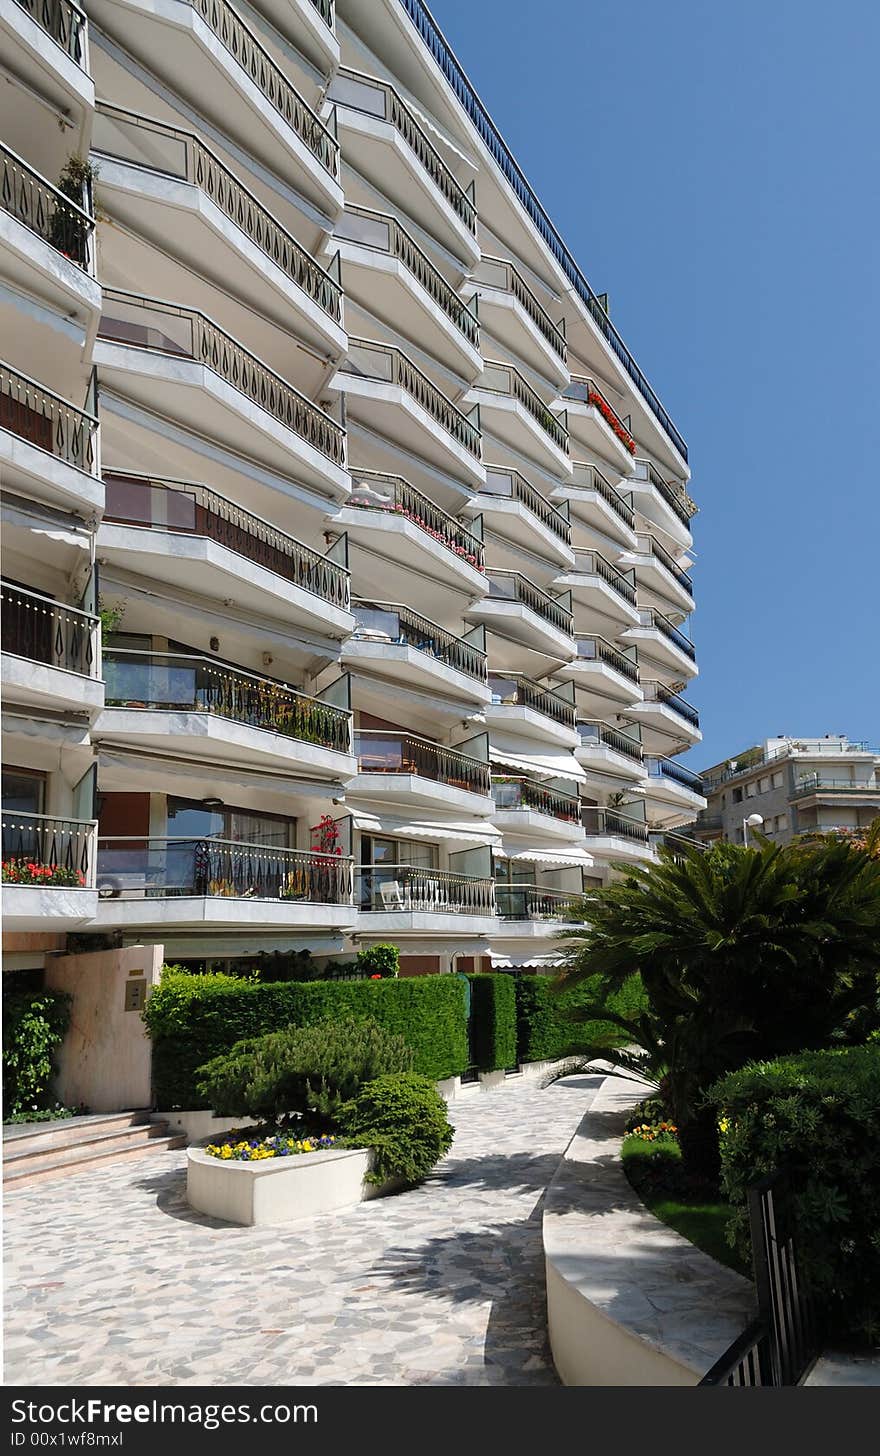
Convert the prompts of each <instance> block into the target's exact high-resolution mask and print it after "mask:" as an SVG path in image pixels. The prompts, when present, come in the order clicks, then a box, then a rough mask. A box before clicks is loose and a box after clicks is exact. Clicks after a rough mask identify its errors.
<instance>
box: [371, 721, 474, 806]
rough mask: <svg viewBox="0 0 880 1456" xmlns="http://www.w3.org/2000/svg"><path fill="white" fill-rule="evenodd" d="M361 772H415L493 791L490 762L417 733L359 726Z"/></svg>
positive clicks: (452, 785) (457, 786) (437, 780)
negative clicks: (444, 745) (490, 781)
mask: <svg viewBox="0 0 880 1456" xmlns="http://www.w3.org/2000/svg"><path fill="white" fill-rule="evenodd" d="M354 751H355V754H356V755H357V761H358V772H359V773H365V774H413V775H415V777H417V778H421V779H431V780H432V781H433V782H434V783H437V784H447V785H448V786H449V787H450V788H453V789H463V790H465V791H466V792H467V793H469V794H482V795H484V796H486V797H488V794H489V765H488V764H487V763H483V762H481V760H480V759H477V758H471V757H469V755H468V754H466V753H458V752H457V751H456V750H455V749H454V748H444V747H443V746H442V745H441V744H439V743H432V742H431V741H430V739H428V738H420V737H418V736H417V735H416V734H414V733H403V732H396V731H394V730H393V729H390V728H389V729H385V728H358V729H357V730H356V732H355V735H354Z"/></svg>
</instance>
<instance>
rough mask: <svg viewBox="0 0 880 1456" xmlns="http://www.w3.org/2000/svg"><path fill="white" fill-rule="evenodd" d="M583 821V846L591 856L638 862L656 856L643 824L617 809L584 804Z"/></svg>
mask: <svg viewBox="0 0 880 1456" xmlns="http://www.w3.org/2000/svg"><path fill="white" fill-rule="evenodd" d="M583 824H584V830H585V832H586V836H587V849H588V850H589V852H590V854H591V855H592V856H593V857H594V859H596V860H597V861H598V860H602V861H605V862H609V861H610V862H611V863H612V864H614V863H616V862H623V863H627V862H630V863H638V862H642V863H645V862H648V861H651V860H655V859H656V858H657V855H656V852H655V850H654V849H653V847H652V845H651V842H650V838H649V830H648V826H647V824H645V823H644V822H643V821H642V820H641V819H634V818H631V817H630V815H628V814H625V813H623V812H621V811H619V810H617V809H603V808H601V807H598V806H597V807H592V806H590V805H587V804H585V805H584V808H583Z"/></svg>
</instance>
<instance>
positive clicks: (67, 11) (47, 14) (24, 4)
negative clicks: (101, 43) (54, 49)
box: [18, 0, 88, 70]
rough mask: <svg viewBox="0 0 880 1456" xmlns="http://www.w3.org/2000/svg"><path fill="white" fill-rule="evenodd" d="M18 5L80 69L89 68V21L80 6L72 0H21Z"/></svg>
mask: <svg viewBox="0 0 880 1456" xmlns="http://www.w3.org/2000/svg"><path fill="white" fill-rule="evenodd" d="M18 3H19V5H20V6H21V8H22V10H26V11H27V13H28V15H29V16H30V17H31V19H32V20H35V21H36V22H37V25H39V26H42V28H43V30H45V32H46V34H47V35H50V36H51V37H52V39H53V40H54V41H55V43H56V45H60V47H61V49H62V50H63V51H65V52H66V54H67V55H69V56H70V59H71V60H72V61H75V62H76V64H77V65H78V66H79V67H80V69H81V70H85V69H86V59H87V58H86V35H87V25H88V22H87V20H86V17H85V15H84V14H83V12H82V10H80V8H79V6H78V5H74V4H73V3H72V0H18Z"/></svg>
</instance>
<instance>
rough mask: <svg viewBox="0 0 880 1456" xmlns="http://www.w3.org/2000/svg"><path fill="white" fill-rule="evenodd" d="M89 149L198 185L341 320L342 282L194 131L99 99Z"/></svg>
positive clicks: (314, 299) (331, 314)
mask: <svg viewBox="0 0 880 1456" xmlns="http://www.w3.org/2000/svg"><path fill="white" fill-rule="evenodd" d="M92 150H93V151H94V152H98V153H100V154H101V155H102V156H106V157H111V158H113V159H114V160H116V161H122V162H129V163H131V164H132V165H134V166H136V167H143V168H145V169H146V170H148V171H151V172H160V173H161V174H162V175H163V176H166V175H167V176H170V177H179V178H181V179H182V180H183V181H185V182H189V183H191V184H192V185H193V186H194V187H198V188H199V189H200V191H202V192H204V193H205V196H206V197H209V198H210V199H211V201H212V202H213V203H214V205H215V206H216V207H218V208H219V209H220V211H221V212H222V213H224V214H225V215H226V217H228V218H229V219H230V221H231V222H233V223H235V225H236V227H238V228H240V229H241V231H242V232H243V233H244V234H245V235H246V236H247V237H248V238H249V239H250V241H251V242H252V243H254V244H255V245H256V246H257V247H258V248H259V249H260V251H261V252H262V253H263V254H264V255H265V256H266V257H267V258H269V259H270V260H271V261H272V262H273V263H274V264H275V266H276V267H277V268H279V269H280V270H281V272H282V273H284V274H285V275H286V276H287V277H288V278H289V279H290V280H291V282H292V283H295V284H296V285H297V287H298V288H301V289H302V291H303V292H304V293H305V294H307V295H308V297H309V298H310V299H311V300H312V302H313V303H316V304H317V305H318V307H319V308H320V309H323V311H324V313H326V314H327V315H328V316H329V317H330V318H332V319H333V320H334V322H335V323H338V324H341V322H342V285H341V284H340V283H338V282H337V281H336V279H335V278H332V277H331V275H330V274H329V273H328V272H327V271H326V269H324V268H322V267H321V265H320V264H319V263H316V262H315V260H314V258H312V257H311V256H310V255H309V254H308V253H307V252H306V250H305V248H303V247H302V246H301V245H300V244H299V243H298V242H297V240H296V238H294V237H293V235H292V234H291V233H289V232H288V231H287V229H286V228H284V227H282V226H281V224H280V223H279V222H277V221H276V219H275V218H274V217H273V216H272V214H271V213H270V212H268V211H267V209H266V208H265V207H264V206H263V204H262V203H261V202H259V201H258V200H257V198H256V197H255V196H254V194H253V193H252V192H250V191H249V190H248V188H247V187H245V186H244V184H243V183H242V182H240V181H239V180H238V178H237V177H235V176H233V174H232V173H231V172H230V171H229V168H228V167H226V166H225V165H224V163H223V162H221V161H220V158H219V157H218V156H217V154H216V153H215V152H213V151H212V150H211V148H210V147H209V146H206V144H205V143H204V142H203V141H202V140H201V139H200V138H199V137H197V136H194V135H193V133H192V132H188V131H182V130H180V128H178V127H175V126H170V125H169V124H168V123H167V122H162V121H154V120H152V119H148V118H147V117H144V116H139V115H138V114H137V112H134V111H128V110H125V109H124V108H123V107H121V106H111V105H110V104H109V103H108V102H106V101H99V102H98V104H97V107H96V109H95V123H94V129H93V133H92Z"/></svg>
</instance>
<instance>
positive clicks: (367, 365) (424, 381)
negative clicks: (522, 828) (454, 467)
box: [339, 337, 481, 460]
mask: <svg viewBox="0 0 880 1456" xmlns="http://www.w3.org/2000/svg"><path fill="white" fill-rule="evenodd" d="M348 343H349V349H348V354H347V355H346V357H345V359H344V361H343V363H342V364H340V366H339V367H340V370H341V372H342V373H343V374H356V375H359V376H360V378H362V379H377V380H379V381H381V383H382V384H392V385H394V386H395V388H397V389H402V390H404V392H405V393H406V394H409V395H412V397H413V399H414V400H415V402H416V404H417V405H419V406H420V407H421V408H422V409H423V410H425V412H426V413H427V414H429V415H430V416H431V419H432V420H434V421H435V422H436V423H437V424H438V425H440V426H441V428H442V429H444V430H446V431H447V433H448V434H450V435H451V436H452V438H453V439H454V440H456V441H457V443H458V444H459V445H462V446H463V447H464V449H465V450H468V451H469V452H470V454H471V455H474V456H476V458H477V460H479V458H480V446H481V436H480V431H479V430H478V428H477V426H476V425H475V424H473V423H472V421H471V420H469V419H468V417H467V415H465V414H462V412H461V410H460V409H458V408H457V407H456V406H455V405H454V404H453V403H452V400H451V399H447V398H446V395H445V394H444V393H443V392H442V390H439V389H438V388H437V386H436V385H435V384H432V383H431V381H430V379H429V378H428V376H427V374H423V373H422V371H421V369H418V368H417V367H416V365H415V364H413V362H412V360H411V359H408V358H407V356H406V354H402V353H401V351H400V349H395V348H394V347H393V346H392V345H390V344H377V343H373V342H371V341H370V340H369V339H353V338H351V337H350V338H349V341H348Z"/></svg>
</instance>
